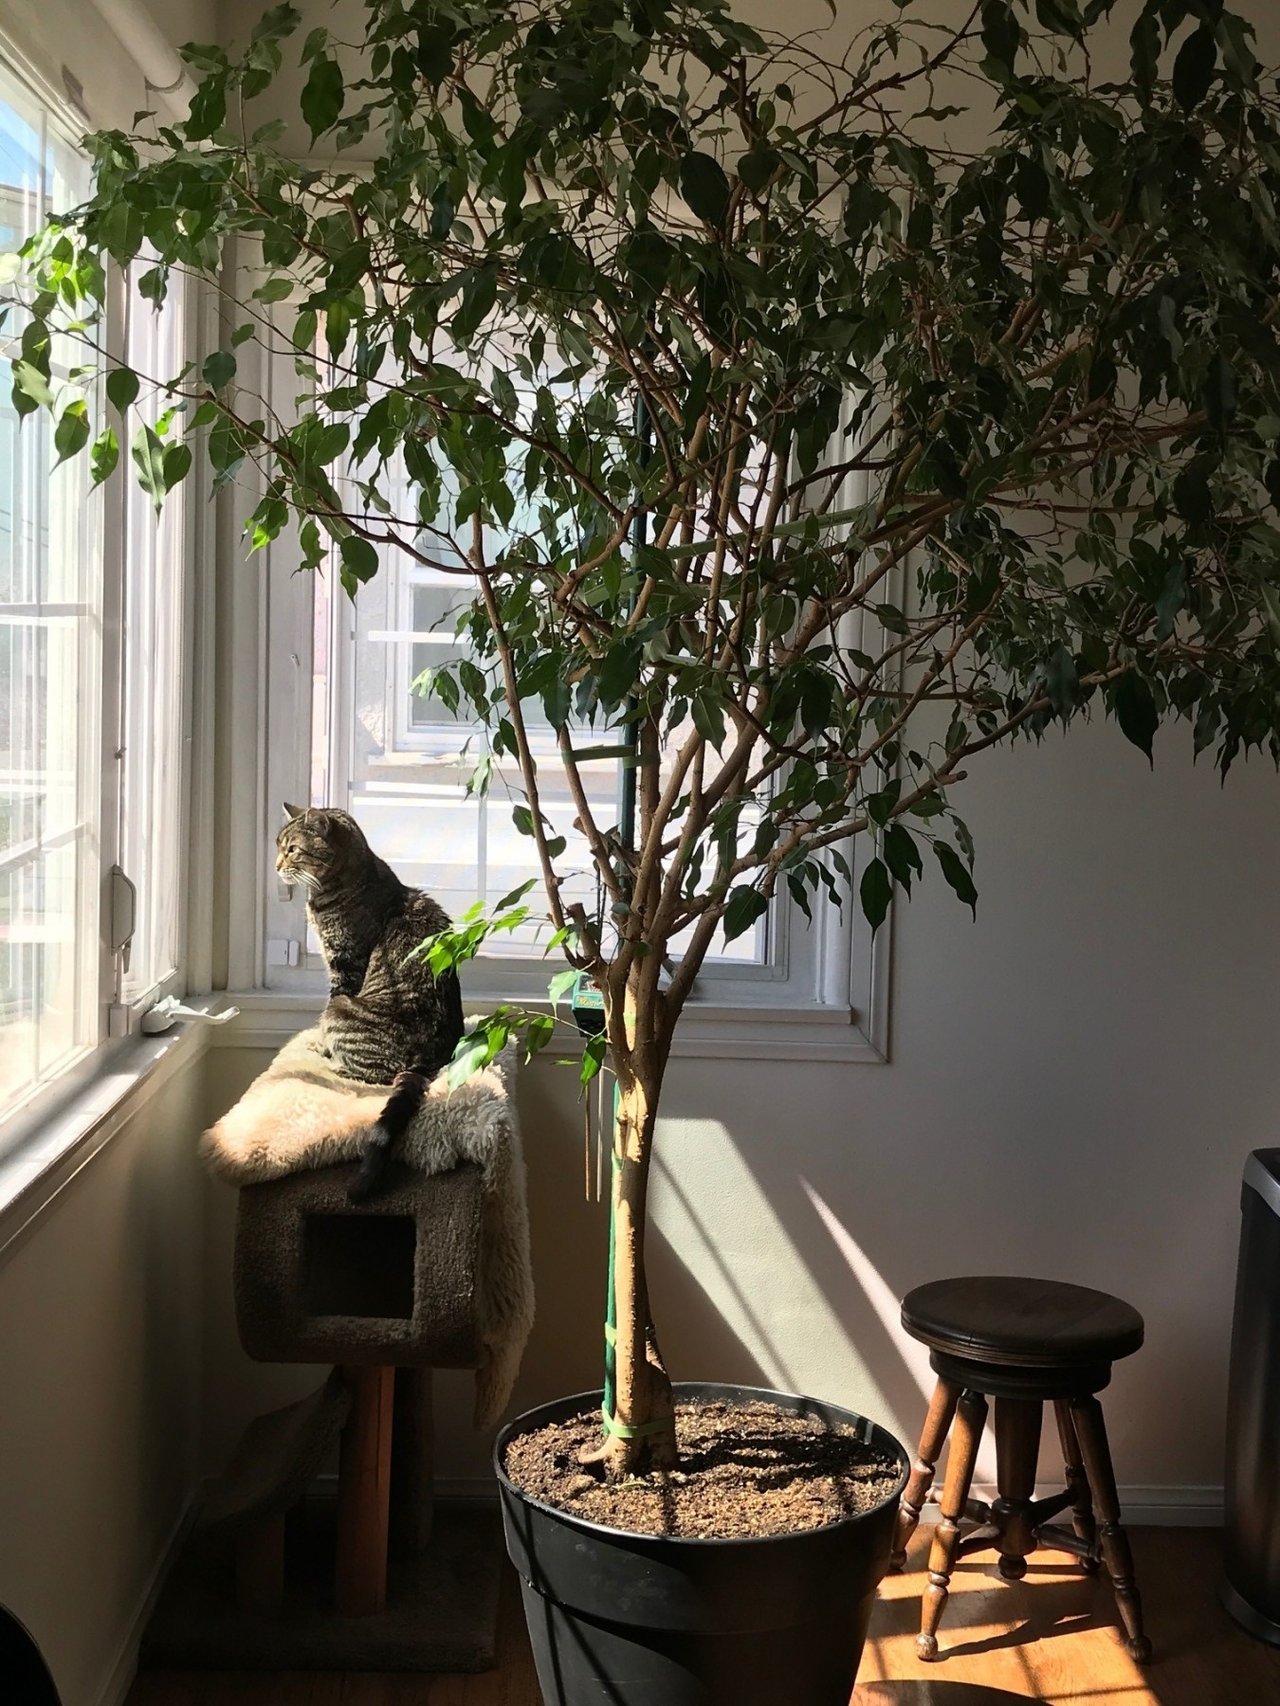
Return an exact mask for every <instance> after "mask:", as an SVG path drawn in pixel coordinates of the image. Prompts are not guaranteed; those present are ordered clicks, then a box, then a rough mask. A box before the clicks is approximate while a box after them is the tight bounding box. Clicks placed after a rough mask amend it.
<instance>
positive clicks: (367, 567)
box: [338, 533, 378, 581]
mask: <svg viewBox="0 0 1280 1706" xmlns="http://www.w3.org/2000/svg"><path fill="white" fill-rule="evenodd" d="M338 550H339V552H340V553H341V556H342V568H343V579H344V580H345V579H346V577H347V575H351V576H352V577H353V578H354V579H355V580H357V581H370V580H372V579H373V577H374V576H375V575H376V574H377V572H378V551H377V547H376V546H374V545H372V544H370V542H369V541H368V540H367V539H362V538H361V537H360V535H359V534H358V533H348V534H347V536H346V538H345V539H343V541H342V543H341V544H340V545H339V547H338Z"/></svg>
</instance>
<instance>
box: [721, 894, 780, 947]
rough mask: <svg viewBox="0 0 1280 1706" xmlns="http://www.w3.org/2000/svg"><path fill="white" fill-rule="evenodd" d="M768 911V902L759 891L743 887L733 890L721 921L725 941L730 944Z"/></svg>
mask: <svg viewBox="0 0 1280 1706" xmlns="http://www.w3.org/2000/svg"><path fill="white" fill-rule="evenodd" d="M768 910H769V902H768V901H767V900H766V899H765V897H764V896H763V895H762V894H761V893H760V891H759V889H753V888H748V887H745V886H742V887H739V888H736V889H734V890H733V892H732V893H731V894H730V896H729V901H728V904H727V905H726V907H725V909H724V917H723V919H722V923H723V926H724V939H725V941H726V942H732V941H733V939H734V938H735V937H736V936H741V935H742V934H743V932H744V931H746V930H750V928H751V927H752V925H753V924H754V923H755V922H756V920H757V919H758V918H762V917H763V916H764V914H765V913H766V912H767V911H768Z"/></svg>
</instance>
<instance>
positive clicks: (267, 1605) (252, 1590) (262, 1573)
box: [236, 1514, 284, 1617]
mask: <svg viewBox="0 0 1280 1706" xmlns="http://www.w3.org/2000/svg"><path fill="white" fill-rule="evenodd" d="M236 1604H237V1605H238V1606H239V1607H240V1609H241V1611H252V1612H256V1613H257V1614H258V1616H260V1617H278V1616H279V1615H280V1613H281V1611H282V1610H283V1609H284V1516H283V1514H282V1515H280V1516H268V1517H264V1518H263V1519H262V1520H261V1521H260V1522H252V1523H250V1524H249V1525H248V1526H247V1527H246V1528H243V1529H242V1530H241V1531H240V1534H239V1535H238V1536H237V1538H236Z"/></svg>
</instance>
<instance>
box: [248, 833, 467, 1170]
mask: <svg viewBox="0 0 1280 1706" xmlns="http://www.w3.org/2000/svg"><path fill="white" fill-rule="evenodd" d="M284 810H285V823H284V827H283V828H282V829H281V831H280V833H279V835H278V836H277V837H276V870H277V871H278V872H279V873H280V875H281V876H282V877H283V878H284V879H285V881H286V882H289V883H300V884H301V885H302V886H303V888H304V889H305V890H306V891H307V916H308V917H309V918H310V920H311V922H312V924H313V925H314V926H315V931H316V934H317V935H318V936H319V938H320V946H321V948H322V949H323V951H324V959H325V964H326V965H327V966H328V968H329V1000H328V1002H327V1003H326V1005H325V1008H324V1011H323V1013H322V1014H321V1015H320V1034H321V1041H322V1043H323V1046H324V1050H325V1053H326V1054H328V1055H329V1056H330V1057H331V1058H332V1060H333V1062H334V1064H335V1065H336V1066H337V1067H338V1069H339V1070H340V1071H341V1072H343V1073H345V1074H346V1076H347V1077H348V1078H358V1079H360V1080H362V1081H363V1082H364V1083H367V1084H391V1085H393V1091H392V1095H391V1098H390V1100H389V1101H388V1102H387V1105H386V1107H385V1108H383V1110H382V1113H381V1114H380V1115H379V1116H378V1123H377V1125H376V1126H375V1127H374V1131H373V1135H372V1137H371V1138H370V1139H369V1142H368V1145H367V1146H366V1148H365V1152H364V1157H363V1160H362V1161H361V1165H360V1171H359V1173H358V1174H357V1175H356V1178H355V1180H354V1181H353V1182H352V1185H351V1187H350V1190H349V1192H348V1195H349V1196H350V1197H351V1199H352V1200H353V1201H354V1202H362V1201H363V1200H364V1199H365V1198H366V1197H369V1196H371V1195H372V1194H373V1192H374V1191H376V1190H377V1189H378V1187H379V1185H380V1184H381V1183H382V1180H383V1176H384V1174H385V1172H386V1168H387V1162H388V1160H389V1159H390V1156H391V1152H392V1150H393V1148H394V1147H395V1145H396V1144H397V1143H398V1142H399V1141H400V1139H401V1138H402V1137H403V1136H404V1134H405V1132H406V1131H407V1130H408V1128H409V1126H410V1124H411V1122H412V1120H413V1117H414V1115H415V1114H416V1113H417V1112H418V1109H419V1108H420V1107H421V1106H422V1098H423V1096H424V1095H425V1093H426V1087H427V1081H428V1079H430V1078H432V1077H434V1075H435V1074H436V1073H437V1072H439V1070H440V1068H441V1067H442V1066H444V1065H445V1064H446V1063H447V1062H448V1061H449V1059H450V1058H451V1056H452V1054H453V1051H454V1048H455V1046H456V1044H457V1042H458V1039H459V1037H461V1035H462V1028H463V1027H462V992H461V990H460V988H459V986H458V978H457V974H456V972H452V971H448V972H445V973H444V974H443V975H442V976H441V977H438V978H436V977H433V976H432V975H431V972H430V971H429V970H428V969H427V965H426V962H425V961H424V960H423V959H421V958H417V957H411V956H412V955H413V950H414V949H415V948H416V947H417V946H418V945H419V943H420V942H422V940H423V938H424V937H427V936H432V935H435V934H436V932H437V931H440V930H447V929H448V928H449V918H448V915H447V914H446V913H445V912H444V910H443V908H441V907H440V906H438V905H437V904H436V902H435V901H434V900H432V898H431V896H430V895H428V894H423V892H422V890H421V889H411V888H409V887H407V886H406V885H405V884H404V883H402V882H401V881H400V879H399V877H397V876H396V874H395V872H394V871H393V870H392V869H391V867H390V865H388V864H387V862H386V860H385V859H380V858H379V857H378V855H377V854H376V853H375V852H374V851H373V849H372V848H371V847H370V846H369V843H368V842H367V841H366V840H365V838H364V833H363V831H362V830H361V828H360V826H359V824H358V823H357V822H356V821H355V819H354V818H353V817H350V816H349V815H348V814H347V813H346V812H344V811H338V810H337V809H336V808H334V807H332V806H325V807H315V808H312V807H306V806H291V805H288V804H286V805H285V808H284Z"/></svg>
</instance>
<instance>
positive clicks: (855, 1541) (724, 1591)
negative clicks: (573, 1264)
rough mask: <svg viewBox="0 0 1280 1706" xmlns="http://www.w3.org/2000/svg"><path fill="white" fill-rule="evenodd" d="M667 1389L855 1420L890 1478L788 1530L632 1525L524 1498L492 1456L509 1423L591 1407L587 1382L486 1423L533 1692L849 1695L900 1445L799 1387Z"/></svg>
mask: <svg viewBox="0 0 1280 1706" xmlns="http://www.w3.org/2000/svg"><path fill="white" fill-rule="evenodd" d="M676 1397H677V1399H706V1400H715V1399H727V1400H729V1401H731V1402H732V1401H735V1400H739V1399H745V1400H748V1401H750V1400H752V1399H765V1400H768V1401H769V1402H771V1403H774V1404H777V1405H779V1406H780V1408H782V1409H784V1410H791V1411H795V1412H799V1413H800V1414H803V1415H808V1416H816V1417H819V1418H820V1419H821V1420H823V1421H824V1422H829V1423H830V1424H832V1425H833V1426H850V1425H851V1426H854V1427H857V1428H858V1429H860V1430H861V1432H862V1434H863V1437H864V1438H865V1439H867V1440H868V1441H869V1442H870V1443H871V1444H873V1445H876V1446H879V1447H880V1449H881V1450H883V1451H885V1452H888V1453H889V1454H890V1455H893V1456H896V1457H897V1459H898V1465H899V1475H898V1483H897V1486H896V1487H895V1488H894V1490H893V1492H892V1493H891V1494H890V1495H889V1497H888V1498H886V1499H885V1501H884V1502H883V1504H880V1505H877V1506H876V1507H875V1509H874V1510H870V1511H865V1512H862V1513H861V1514H859V1515H857V1516H850V1517H844V1518H842V1519H841V1520H840V1521H839V1522H833V1523H829V1524H827V1526H826V1527H825V1528H815V1529H809V1530H807V1531H806V1532H804V1533H801V1534H782V1535H773V1536H770V1537H769V1538H767V1539H760V1540H680V1539H669V1538H667V1537H665V1536H663V1535H653V1534H630V1533H626V1532H624V1531H622V1530H619V1529H614V1528H605V1527H602V1526H601V1525H600V1524H599V1523H594V1522H584V1521H583V1520H582V1519H581V1518H580V1517H575V1516H571V1515H570V1514H569V1513H568V1512H566V1511H559V1510H555V1509H553V1508H552V1507H551V1506H550V1505H546V1504H543V1503H541V1502H540V1501H539V1500H537V1499H531V1498H529V1497H528V1495H527V1494H525V1493H522V1492H521V1491H520V1490H519V1488H518V1487H515V1486H513V1485H512V1483H511V1481H510V1480H509V1479H508V1478H507V1475H506V1473H505V1472H504V1470H503V1467H502V1462H503V1455H504V1453H505V1450H506V1446H507V1442H508V1441H509V1440H510V1439H511V1438H512V1436H513V1435H514V1434H520V1433H528V1432H531V1431H532V1430H534V1429H535V1428H539V1427H543V1426H545V1425H546V1424H547V1423H549V1422H556V1421H560V1420H562V1419H564V1418H565V1417H567V1416H572V1415H577V1414H580V1413H581V1412H582V1411H584V1410H593V1409H594V1410H598V1409H599V1406H600V1394H599V1393H598V1392H595V1393H581V1394H579V1395H578V1396H577V1397H575V1398H562V1399H560V1400H559V1401H558V1402H556V1403H554V1404H544V1405H542V1406H541V1408H539V1409H536V1410H529V1411H527V1412H526V1413H525V1414H524V1415H523V1416H520V1417H518V1418H517V1420H516V1421H514V1422H512V1423H511V1424H510V1426H509V1427H506V1428H504V1429H503V1431H502V1432H501V1433H500V1434H499V1436H498V1439H497V1442H496V1444H495V1446H494V1462H495V1467H496V1469H497V1475H498V1485H499V1488H500V1489H501V1495H502V1520H503V1526H504V1528H505V1530H506V1540H507V1552H508V1554H509V1555H510V1558H511V1561H512V1563H513V1564H514V1565H515V1567H516V1570H517V1572H518V1573H519V1576H520V1581H521V1586H522V1590H523V1594H524V1609H525V1616H526V1618H527V1619H528V1623H529V1636H530V1639H531V1641H532V1643H533V1652H534V1658H535V1660H536V1662H537V1667H538V1684H539V1687H540V1688H541V1690H542V1697H543V1701H544V1703H545V1706H848V1701H849V1695H850V1694H851V1692H852V1690H853V1685H854V1682H855V1680H856V1678H857V1673H858V1663H859V1661H860V1659H861V1657H862V1645H863V1642H864V1641H865V1639H866V1634H867V1622H868V1620H869V1618H870V1616H871V1607H872V1603H873V1602H874V1600H875V1595H876V1588H877V1587H878V1586H879V1584H880V1578H881V1577H882V1576H883V1575H884V1572H885V1569H886V1567H887V1565H888V1562H889V1549H890V1545H891V1543H892V1540H893V1530H894V1523H895V1521H896V1518H897V1514H898V1500H899V1498H900V1497H901V1494H902V1489H903V1487H904V1486H905V1485H906V1479H907V1468H908V1462H907V1455H906V1453H905V1452H904V1451H903V1449H902V1447H901V1445H899V1443H898V1441H897V1440H896V1439H894V1438H893V1436H892V1435H891V1434H889V1433H886V1432H885V1430H884V1429H883V1428H880V1427H877V1426H876V1425H875V1424H874V1423H873V1422H868V1421H865V1420H864V1419H863V1418H862V1417H861V1416H858V1415H855V1414H854V1413H853V1412H852V1411H851V1410H842V1409H840V1408H839V1407H838V1406H837V1405H835V1404H820V1403H817V1402H816V1401H815V1400H813V1399H811V1398H797V1397H795V1396H793V1395H792V1394H790V1393H786V1392H769V1391H764V1390H762V1389H760V1388H757V1387H752V1386H722V1385H718V1384H714V1383H700V1384H692V1385H689V1384H685V1385H678V1386H677V1387H676Z"/></svg>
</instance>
